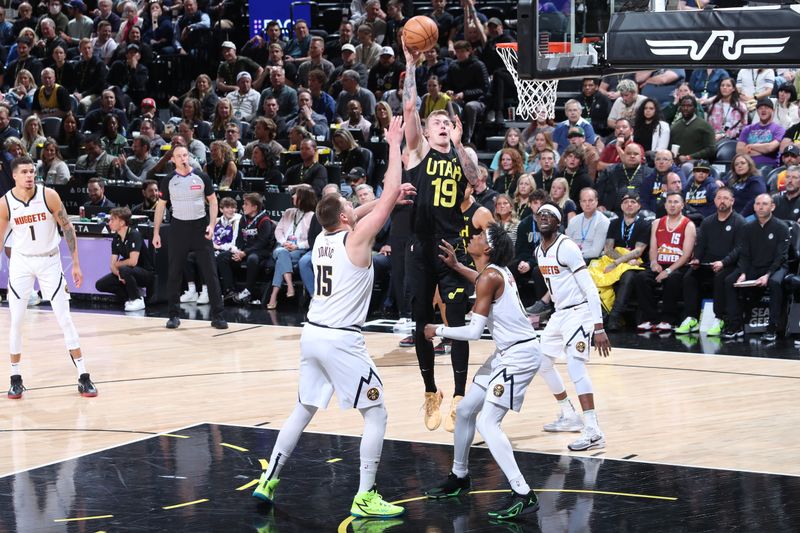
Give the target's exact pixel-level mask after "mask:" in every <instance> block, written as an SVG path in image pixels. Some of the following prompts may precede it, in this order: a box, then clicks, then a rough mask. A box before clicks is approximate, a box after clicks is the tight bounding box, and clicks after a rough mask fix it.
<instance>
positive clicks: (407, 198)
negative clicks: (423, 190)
mask: <svg viewBox="0 0 800 533" xmlns="http://www.w3.org/2000/svg"><path fill="white" fill-rule="evenodd" d="M416 195H417V188H416V187H414V186H413V185H411V184H410V183H401V184H400V189H398V191H397V200H395V202H394V203H395V205H411V204H413V203H414V196H416Z"/></svg>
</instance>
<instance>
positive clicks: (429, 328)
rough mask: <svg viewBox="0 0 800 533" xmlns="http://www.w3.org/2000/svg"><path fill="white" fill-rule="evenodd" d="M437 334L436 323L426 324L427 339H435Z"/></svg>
mask: <svg viewBox="0 0 800 533" xmlns="http://www.w3.org/2000/svg"><path fill="white" fill-rule="evenodd" d="M435 336H436V324H425V339H426V340H429V341H430V340H433V338H434V337H435Z"/></svg>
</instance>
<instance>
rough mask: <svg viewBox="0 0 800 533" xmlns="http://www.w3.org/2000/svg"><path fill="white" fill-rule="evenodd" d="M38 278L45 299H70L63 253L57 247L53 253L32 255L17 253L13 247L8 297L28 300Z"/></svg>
mask: <svg viewBox="0 0 800 533" xmlns="http://www.w3.org/2000/svg"><path fill="white" fill-rule="evenodd" d="M37 280H38V281H39V289H40V290H41V291H42V299H43V300H48V301H53V300H55V299H57V298H63V299H67V300H69V289H68V288H67V280H66V279H64V271H63V270H62V269H61V254H60V253H59V251H58V250H57V249H56V251H55V252H53V254H52V255H45V256H39V255H36V256H31V255H22V254H20V253H15V252H14V249H13V248H12V249H11V259H10V260H9V265H8V297H9V298H17V299H20V300H25V301H27V300H28V297H30V295H31V291H33V284H34V282H35V281H37Z"/></svg>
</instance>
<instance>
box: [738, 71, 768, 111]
mask: <svg viewBox="0 0 800 533" xmlns="http://www.w3.org/2000/svg"><path fill="white" fill-rule="evenodd" d="M774 87H775V71H774V70H773V69H771V68H759V69H752V68H743V69H741V70H740V71H739V74H738V76H737V77H736V88H737V89H738V90H739V94H740V95H741V97H742V99H743V100H744V101H745V102H750V103H752V104H755V103H756V102H758V101H759V100H762V99H764V98H769V97H770V96H771V95H772V89H773V88H774ZM748 109H751V108H750V107H749V105H748Z"/></svg>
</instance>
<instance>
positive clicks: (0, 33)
mask: <svg viewBox="0 0 800 533" xmlns="http://www.w3.org/2000/svg"><path fill="white" fill-rule="evenodd" d="M12 30H13V28H12V26H11V23H10V22H9V21H7V20H6V10H5V9H0V45H3V46H9V45H10V44H11V43H12V41H13V40H14V32H13V31H12Z"/></svg>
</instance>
